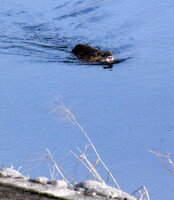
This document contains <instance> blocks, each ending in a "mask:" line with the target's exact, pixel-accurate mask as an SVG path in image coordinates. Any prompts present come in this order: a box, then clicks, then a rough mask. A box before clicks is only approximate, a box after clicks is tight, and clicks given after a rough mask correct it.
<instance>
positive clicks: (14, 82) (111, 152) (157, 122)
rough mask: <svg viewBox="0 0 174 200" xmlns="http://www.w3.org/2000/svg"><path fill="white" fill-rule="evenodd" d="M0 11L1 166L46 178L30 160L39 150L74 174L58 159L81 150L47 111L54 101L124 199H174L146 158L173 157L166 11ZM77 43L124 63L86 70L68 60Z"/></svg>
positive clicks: (168, 5) (99, 7) (109, 5)
mask: <svg viewBox="0 0 174 200" xmlns="http://www.w3.org/2000/svg"><path fill="white" fill-rule="evenodd" d="M0 3H1V11H0V71H1V73H0V82H1V85H0V91H1V100H0V102H1V109H0V112H1V113H0V115H1V119H0V127H1V133H0V157H1V163H2V164H4V165H5V166H7V167H8V166H10V165H11V164H13V165H14V166H15V167H16V168H18V167H20V166H22V167H23V168H22V170H21V172H23V173H25V174H27V173H29V174H30V176H31V177H36V176H47V177H49V178H50V172H49V168H48V166H47V162H45V161H42V160H39V158H43V157H44V155H45V154H46V149H47V148H48V149H49V150H50V151H51V152H52V154H53V155H54V156H55V158H56V159H57V160H58V161H62V162H63V163H64V166H66V169H67V171H73V170H74V168H75V164H76V163H73V164H72V162H71V159H72V158H71V156H68V157H66V155H67V153H68V152H69V151H70V150H71V149H72V150H75V148H76V146H79V147H80V148H84V145H85V144H86V143H87V141H86V140H85V138H84V137H83V135H82V133H81V132H80V130H79V129H78V128H77V127H75V126H73V125H72V124H71V123H70V122H68V121H66V120H61V119H62V117H63V116H62V117H61V119H60V116H58V115H57V114H55V113H52V112H51V110H52V106H53V105H55V103H56V102H57V98H58V96H60V94H61V96H62V97H63V101H64V103H65V104H66V105H67V107H68V108H70V109H71V111H72V112H73V114H74V115H75V116H76V118H77V120H78V121H79V122H80V124H81V125H82V126H83V128H84V129H85V130H86V131H87V133H88V134H89V136H90V138H91V139H92V141H93V143H94V144H95V146H96V148H97V149H98V151H99V152H100V155H101V156H102V158H103V160H104V161H105V162H106V164H107V165H108V167H109V168H110V169H111V171H112V173H113V174H114V176H115V177H116V179H117V180H118V182H119V184H120V186H121V187H122V189H123V190H125V191H127V192H130V193H131V192H133V191H134V190H136V189H137V188H138V187H140V186H142V185H145V186H146V187H147V188H148V190H149V193H150V196H151V199H152V200H153V199H158V200H164V199H165V200H171V199H173V198H174V192H173V177H172V175H171V174H170V173H169V172H168V171H167V170H166V169H164V167H163V166H162V165H161V164H160V162H159V161H158V160H157V158H156V157H155V156H154V155H152V154H151V153H149V152H148V150H154V151H157V152H161V153H164V154H165V153H166V152H167V151H168V152H171V153H174V148H173V143H174V118H173V113H174V101H173V97H174V89H173V85H174V81H173V80H174V79H173V74H174V68H173V62H174V58H173V55H174V48H173V46H174V39H173V31H174V28H173V21H174V14H173V13H174V5H173V2H172V1H171V0H167V1H165V2H164V1H162V0H160V1H158V2H155V1H149V0H147V1H145V2H144V1H138V0H137V1H134V2H125V1H117V2H116V1H113V0H108V1H102V0H101V1H87V2H83V1H78V0H73V1H68V0H66V1H57V2H56V1H53V0H45V1H41V0H38V1H37V2H31V1H25V2H24V1H21V0H17V1H15V2H14V1H10V0H7V1H0ZM77 43H89V44H91V45H93V46H95V47H100V48H101V49H104V50H108V49H109V50H112V52H113V53H114V54H115V55H116V56H117V58H119V59H122V58H127V57H131V59H128V60H126V61H125V62H122V63H119V64H117V65H114V67H113V68H112V70H111V69H104V68H103V65H88V64H87V63H82V62H81V61H78V60H74V59H75V57H74V56H73V55H72V54H71V49H72V48H73V46H74V45H76V44H77ZM76 175H77V177H78V180H84V179H85V178H86V175H85V176H84V175H83V172H80V170H79V171H78V172H77V174H76Z"/></svg>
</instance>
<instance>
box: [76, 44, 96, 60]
mask: <svg viewBox="0 0 174 200" xmlns="http://www.w3.org/2000/svg"><path fill="white" fill-rule="evenodd" d="M72 52H73V53H74V54H75V55H76V56H77V57H79V58H82V59H88V58H90V57H95V56H97V55H98V50H97V49H95V48H92V47H90V46H89V45H85V44H78V45H76V46H75V47H74V48H73V50H72Z"/></svg>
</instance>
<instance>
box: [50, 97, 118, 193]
mask: <svg viewBox="0 0 174 200" xmlns="http://www.w3.org/2000/svg"><path fill="white" fill-rule="evenodd" d="M57 101H58V103H59V105H56V106H55V107H54V109H53V110H52V112H56V113H57V112H59V111H60V110H61V111H63V112H64V114H65V115H66V117H67V119H68V120H69V121H70V122H71V123H72V124H73V125H76V126H77V127H78V128H79V129H80V130H81V132H82V133H83V134H84V136H85V137H86V139H87V140H88V142H89V144H90V145H91V147H92V148H93V150H94V152H95V154H96V156H97V158H98V160H99V161H100V163H101V164H102V165H103V167H104V168H105V169H106V171H107V172H108V174H109V175H110V177H111V179H112V180H113V182H114V183H115V185H116V187H117V188H118V189H119V190H121V188H120V186H119V184H118V182H117V181H116V179H115V178H114V176H113V175H112V173H111V171H110V170H109V168H108V167H107V166H106V164H105V163H104V161H103V160H102V158H101V157H100V155H99V153H98V151H97V149H96V148H95V146H94V144H93V142H92V141H91V139H90V137H89V136H88V134H87V133H86V132H85V130H84V129H83V127H82V126H81V125H80V123H79V122H78V121H77V120H76V118H75V116H74V115H73V113H72V112H71V111H70V110H69V109H68V108H67V107H66V106H65V104H64V103H63V100H62V97H61V96H60V97H59V98H58V100H57Z"/></svg>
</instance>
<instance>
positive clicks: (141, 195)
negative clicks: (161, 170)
mask: <svg viewBox="0 0 174 200" xmlns="http://www.w3.org/2000/svg"><path fill="white" fill-rule="evenodd" d="M137 193H138V194H137ZM131 195H134V196H138V198H137V199H138V200H150V197H149V192H148V190H147V189H146V187H145V186H141V187H140V188H138V189H137V190H135V191H134V192H133V193H132V194H131Z"/></svg>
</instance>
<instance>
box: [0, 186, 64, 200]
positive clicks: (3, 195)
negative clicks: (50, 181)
mask: <svg viewBox="0 0 174 200" xmlns="http://www.w3.org/2000/svg"><path fill="white" fill-rule="evenodd" d="M55 199H59V200H63V198H56V197H50V196H48V195H46V194H38V193H34V192H32V191H24V190H22V189H18V188H15V187H11V186H5V185H1V184H0V200H55Z"/></svg>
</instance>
